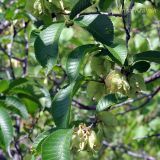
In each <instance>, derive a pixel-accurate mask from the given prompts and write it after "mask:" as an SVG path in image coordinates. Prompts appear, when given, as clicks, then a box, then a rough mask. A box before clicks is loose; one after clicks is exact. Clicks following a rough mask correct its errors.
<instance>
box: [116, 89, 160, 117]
mask: <svg viewBox="0 0 160 160" xmlns="http://www.w3.org/2000/svg"><path fill="white" fill-rule="evenodd" d="M159 91H160V87H158V88H157V89H156V90H155V91H154V92H153V93H152V94H150V95H149V96H147V99H146V101H145V102H144V103H143V104H141V105H140V106H138V107H131V108H129V109H127V110H126V111H124V112H121V113H118V114H117V115H124V114H126V113H128V112H131V111H136V110H138V109H141V108H143V107H144V106H145V105H146V104H148V103H149V102H150V101H151V100H152V99H153V97H154V96H155V95H157V94H158V93H159Z"/></svg>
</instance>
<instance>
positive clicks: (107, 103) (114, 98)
mask: <svg viewBox="0 0 160 160" xmlns="http://www.w3.org/2000/svg"><path fill="white" fill-rule="evenodd" d="M126 99H127V97H126V96H124V95H122V94H120V93H116V94H108V95H106V96H105V97H103V98H102V99H101V100H100V101H99V102H98V104H97V107H96V110H97V111H98V112H99V111H103V110H105V109H108V108H110V107H112V106H113V105H115V104H117V103H120V102H122V101H124V100H126Z"/></svg>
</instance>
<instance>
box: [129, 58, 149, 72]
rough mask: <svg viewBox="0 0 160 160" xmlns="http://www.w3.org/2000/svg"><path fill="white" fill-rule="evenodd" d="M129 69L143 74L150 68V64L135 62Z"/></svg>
mask: <svg viewBox="0 0 160 160" xmlns="http://www.w3.org/2000/svg"><path fill="white" fill-rule="evenodd" d="M131 68H132V69H136V70H137V71H138V72H140V73H143V72H146V71H147V70H148V69H149V68H150V63H148V62H147V61H136V62H135V63H134V64H133V65H132V67H131Z"/></svg>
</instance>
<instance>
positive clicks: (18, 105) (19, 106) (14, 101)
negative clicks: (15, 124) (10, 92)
mask: <svg viewBox="0 0 160 160" xmlns="http://www.w3.org/2000/svg"><path fill="white" fill-rule="evenodd" d="M5 102H6V104H7V105H8V106H11V107H14V108H15V109H16V110H18V112H19V113H20V115H21V116H22V117H23V118H25V119H27V118H28V111H27V109H26V106H25V105H24V104H23V103H22V102H21V101H20V99H19V98H17V97H15V96H7V98H6V101H5Z"/></svg>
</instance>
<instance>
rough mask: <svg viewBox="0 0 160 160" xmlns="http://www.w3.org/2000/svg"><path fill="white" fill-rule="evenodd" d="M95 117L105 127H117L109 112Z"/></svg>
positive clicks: (113, 117) (100, 113) (114, 118)
mask: <svg viewBox="0 0 160 160" xmlns="http://www.w3.org/2000/svg"><path fill="white" fill-rule="evenodd" d="M97 117H98V119H99V120H101V121H102V122H103V123H104V125H105V126H109V127H114V126H116V125H117V120H116V117H115V116H114V115H113V114H112V113H111V112H106V111H103V112H99V113H98V114H97Z"/></svg>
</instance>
